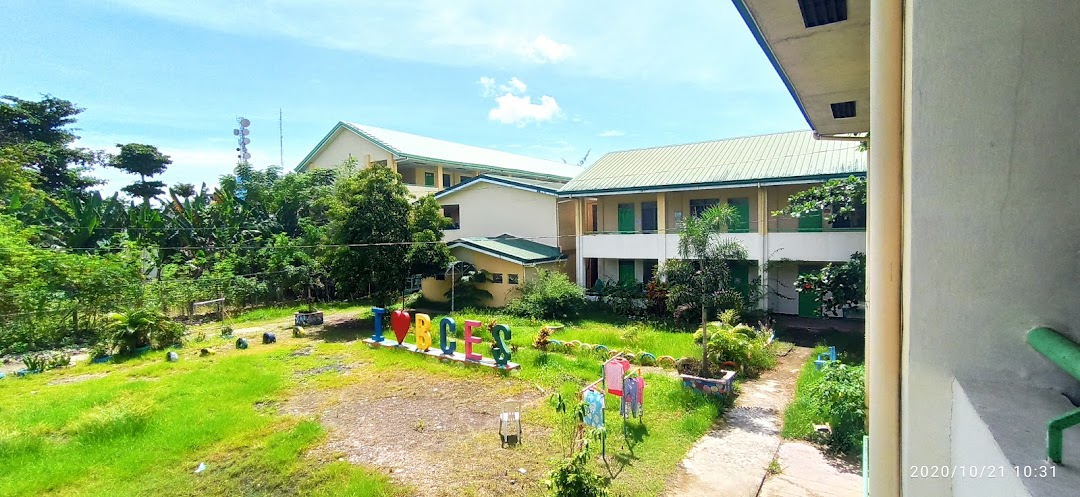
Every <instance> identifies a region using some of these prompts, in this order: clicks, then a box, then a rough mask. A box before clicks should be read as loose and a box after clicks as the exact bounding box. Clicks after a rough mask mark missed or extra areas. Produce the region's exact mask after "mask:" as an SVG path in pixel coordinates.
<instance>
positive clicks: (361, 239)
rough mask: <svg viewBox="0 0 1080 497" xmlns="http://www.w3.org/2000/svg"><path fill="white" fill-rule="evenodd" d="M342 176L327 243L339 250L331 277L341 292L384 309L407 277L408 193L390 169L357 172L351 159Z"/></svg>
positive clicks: (333, 257) (335, 252)
mask: <svg viewBox="0 0 1080 497" xmlns="http://www.w3.org/2000/svg"><path fill="white" fill-rule="evenodd" d="M343 171H344V175H343V177H341V178H340V179H338V182H337V184H336V185H335V188H334V197H333V203H332V205H331V207H330V240H331V243H333V244H336V245H340V246H339V247H337V248H335V249H334V250H333V252H332V253H331V254H330V267H331V268H332V274H333V275H334V276H335V280H336V282H337V284H338V286H339V287H340V289H341V290H343V291H345V292H346V293H348V294H353V295H362V294H364V293H368V294H369V295H370V296H371V298H372V300H374V302H375V304H376V305H380V306H385V305H387V304H389V303H391V302H393V300H394V299H395V298H396V297H397V296H399V295H401V291H402V289H403V288H404V285H405V279H406V277H408V275H409V261H408V253H409V242H411V241H412V234H411V233H410V232H409V219H410V205H409V191H408V189H406V188H405V185H404V184H403V183H402V182H401V176H400V175H398V174H397V173H395V172H393V171H392V170H390V169H389V168H388V167H383V166H373V167H367V168H363V169H361V170H359V171H356V160H355V159H349V160H347V161H346V162H345V163H344V164H343Z"/></svg>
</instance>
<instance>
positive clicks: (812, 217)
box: [799, 211, 821, 231]
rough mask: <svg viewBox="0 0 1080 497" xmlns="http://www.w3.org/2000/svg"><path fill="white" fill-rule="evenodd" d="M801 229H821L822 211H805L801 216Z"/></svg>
mask: <svg viewBox="0 0 1080 497" xmlns="http://www.w3.org/2000/svg"><path fill="white" fill-rule="evenodd" d="M799 231H821V211H814V212H804V213H803V214H802V215H801V216H799Z"/></svg>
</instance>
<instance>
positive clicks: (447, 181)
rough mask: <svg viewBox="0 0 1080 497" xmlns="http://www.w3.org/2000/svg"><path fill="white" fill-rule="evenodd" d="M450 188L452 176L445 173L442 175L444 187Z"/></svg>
mask: <svg viewBox="0 0 1080 497" xmlns="http://www.w3.org/2000/svg"><path fill="white" fill-rule="evenodd" d="M448 186H450V175H449V174H448V173H443V175H442V187H443V188H446V187H448Z"/></svg>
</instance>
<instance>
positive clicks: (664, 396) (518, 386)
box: [0, 305, 720, 496]
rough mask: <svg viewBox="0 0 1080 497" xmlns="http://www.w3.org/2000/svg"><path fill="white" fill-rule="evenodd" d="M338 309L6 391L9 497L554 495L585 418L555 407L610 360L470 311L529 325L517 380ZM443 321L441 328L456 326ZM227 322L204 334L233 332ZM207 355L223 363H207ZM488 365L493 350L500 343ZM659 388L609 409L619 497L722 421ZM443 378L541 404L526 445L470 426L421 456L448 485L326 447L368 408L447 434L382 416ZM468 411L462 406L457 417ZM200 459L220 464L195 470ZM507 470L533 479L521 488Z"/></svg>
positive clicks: (597, 324)
mask: <svg viewBox="0 0 1080 497" xmlns="http://www.w3.org/2000/svg"><path fill="white" fill-rule="evenodd" d="M320 307H321V310H327V307H323V306H320ZM338 309H339V310H329V311H327V319H328V325H327V326H326V327H325V328H324V329H323V330H322V331H321V332H316V333H314V334H312V335H309V336H306V337H304V338H293V337H292V336H291V335H290V334H289V332H288V328H289V324H291V316H292V313H293V311H294V308H292V307H290V308H281V309H269V310H267V309H263V310H257V311H252V312H250V313H247V314H244V315H240V316H237V317H235V318H233V319H232V320H231V322H232V323H233V325H234V327H237V326H236V325H237V324H243V327H244V328H257V327H262V328H264V329H266V330H270V331H275V332H276V333H277V335H278V343H277V344H273V345H261V344H259V343H258V340H257V339H252V340H251V343H252V345H251V347H250V348H248V349H247V350H237V349H235V348H233V347H232V345H231V340H226V339H222V338H217V337H214V338H210V339H209V340H208V341H205V342H200V343H189V344H187V345H186V346H185V347H184V348H183V349H181V350H179V353H180V357H181V359H180V361H179V362H176V363H169V362H166V361H164V355H165V354H164V352H161V351H158V352H151V353H149V354H146V355H143V356H141V357H136V358H131V359H128V360H125V361H121V362H114V363H106V364H80V365H78V366H74V367H71V368H67V369H64V370H54V371H49V372H46V373H43V374H38V375H31V376H30V377H27V378H22V379H16V378H8V379H5V380H2V381H0V495H50V494H56V495H58V494H63V495H80V496H81V495H109V496H117V495H152V494H159V495H387V496H392V495H413V494H414V493H416V492H417V488H418V486H426V485H431V486H435V487H439V486H443V485H444V484H445V485H446V486H448V487H453V488H455V490H454V492H453V493H452V494H453V495H493V494H501V495H540V494H543V493H544V488H543V487H542V485H541V484H540V481H541V480H542V479H543V473H544V472H546V471H547V469H550V468H551V467H552V463H553V462H554V461H555V460H557V459H558V458H559V457H562V456H564V455H566V450H567V448H568V445H569V441H570V434H571V433H572V430H573V428H574V422H573V421H572V419H571V418H570V417H569V415H568V414H564V413H558V412H556V410H555V408H554V405H553V403H552V402H551V401H550V399H549V398H548V397H549V396H550V395H551V394H553V393H556V392H558V393H561V394H562V396H563V398H564V399H566V400H567V401H568V404H570V407H572V405H573V403H574V401H575V399H576V395H577V391H578V390H579V389H580V388H581V387H582V386H583V385H585V384H586V383H589V382H591V381H593V380H595V379H597V378H598V377H599V361H598V360H597V359H595V358H591V357H584V356H583V357H574V356H567V355H563V354H555V353H551V354H549V353H544V352H541V351H537V350H534V349H532V347H531V343H532V340H533V338H534V337H535V334H536V332H537V331H538V330H539V328H540V324H541V323H537V322H532V321H529V320H523V319H518V318H509V317H506V316H500V315H497V314H492V313H486V312H475V313H473V312H467V313H462V314H457V315H455V316H454V317H455V318H456V319H457V321H458V322H459V331H460V323H461V321H462V320H463V319H466V318H468V319H478V320H481V321H485V322H486V321H490V320H491V319H498V320H499V322H503V323H507V324H510V325H511V328H512V329H513V338H512V339H511V343H513V344H515V345H517V346H518V351H517V352H516V353H515V354H514V357H513V359H512V360H513V361H514V362H518V363H521V364H522V369H521V371H519V372H514V373H510V374H508V375H501V374H500V373H498V372H495V371H491V370H487V369H486V368H467V367H461V366H453V365H447V364H443V363H440V362H438V361H436V360H433V359H430V358H425V357H423V356H420V355H416V354H410V353H406V352H402V351H397V350H388V349H370V348H368V347H366V346H363V345H362V344H360V343H358V342H354V340H356V339H357V338H363V337H367V336H369V335H370V333H371V327H370V324H371V313H370V307H368V306H361V305H343V306H342V307H340V308H338ZM332 318H334V319H332ZM346 318H348V319H346ZM433 318H434V319H433V320H434V321H436V322H437V320H438V316H433ZM335 319H336V320H335ZM220 326H221V325H220V324H209V325H204V326H201V327H196V328H195V329H193V331H194V332H197V331H200V330H201V331H203V332H204V333H205V334H207V335H215V334H216V331H217V330H218V329H220ZM237 328H238V330H239V328H240V327H237ZM260 332H261V331H260ZM195 334H196V333H192V336H194V335H195ZM559 335H560V336H558V338H559V339H567V340H570V339H578V340H582V341H584V342H589V343H604V344H605V345H608V346H609V347H622V348H625V349H628V350H629V349H637V350H647V351H649V352H652V353H654V354H656V355H658V356H659V355H672V356H675V357H680V356H683V355H693V346H692V344H691V343H690V342H691V339H690V335H689V334H687V333H667V332H665V331H662V330H657V329H653V328H650V327H647V326H642V328H641V329H640V330H637V331H636V332H634V333H630V334H624V332H623V328H621V327H618V326H615V325H611V324H607V323H603V322H601V321H598V320H583V321H581V322H579V323H576V324H575V325H574V326H568V327H567V328H566V329H565V330H563V331H560V332H559ZM408 340H410V341H411V340H412V338H411V337H410V338H409V339H408ZM203 347H207V348H214V349H216V350H217V352H216V353H214V354H212V355H210V356H207V357H200V356H199V355H198V350H199V349H200V348H203ZM481 350H484V349H481ZM484 355H489V354H488V353H487V352H486V350H485V352H484ZM646 382H647V385H648V387H647V388H646V396H645V417H644V422H639V421H638V420H631V421H629V422H628V423H627V426H626V427H625V428H626V429H625V430H624V426H623V420H622V417H621V416H619V412H618V404H617V403H616V402H614V401H613V400H614V397H609V398H608V400H609V402H608V406H607V410H606V416H607V431H608V433H609V435H608V442H607V448H608V451H607V458H606V460H607V462H606V463H605V462H603V461H601V460H600V459H599V458H596V460H595V462H594V464H595V468H596V469H597V470H598V471H599V472H600V473H601V474H603V475H604V476H606V477H609V478H611V484H610V488H611V490H612V492H613V494H614V495H631V496H637V495H658V494H660V493H661V492H662V491H663V488H664V485H665V483H666V479H667V478H668V477H670V476H671V475H672V474H673V473H674V471H675V469H676V465H677V463H678V462H679V461H680V460H681V459H682V458H683V456H684V455H685V453H686V451H687V450H688V449H689V447H690V446H691V445H692V444H693V443H694V442H695V441H696V440H697V439H698V438H699V437H700V436H701V435H702V434H703V433H704V432H705V431H706V430H708V429H709V427H710V426H711V425H712V423H713V420H714V419H715V418H716V416H717V415H718V413H719V410H720V408H719V406H718V405H717V404H716V403H714V402H711V401H708V400H706V399H705V398H703V397H702V396H700V395H697V394H695V393H692V392H689V391H686V390H684V389H683V388H682V387H681V385H680V383H679V382H678V380H677V379H676V378H674V377H673V376H671V375H669V374H664V373H650V374H647V375H646ZM443 385H447V386H448V388H452V387H453V386H454V385H457V386H458V387H460V388H461V389H463V390H469V389H473V388H474V386H479V387H485V386H486V387H490V388H489V389H488V390H490V393H491V395H493V396H509V395H531V396H532V398H535V399H537V401H536V402H534V403H533V404H532V405H530V406H529V407H528V408H527V410H526V411H525V419H526V421H527V426H526V433H525V437H524V444H523V445H521V446H518V447H516V448H513V449H500V448H499V447H498V442H497V440H498V437H497V434H496V433H494V432H492V433H487V432H484V433H479V432H477V433H471V432H462V433H461V435H460V436H458V437H456V438H452V439H451V443H448V444H447V445H446V446H445V447H442V446H440V447H438V448H437V449H434V450H435V452H432V453H431V454H420V453H417V456H418V457H426V456H430V457H432V458H435V459H436V460H438V461H440V462H441V463H440V464H439V465H440V466H441V467H444V468H445V469H443V470H441V471H442V473H440V475H441V476H440V478H439V479H434V480H431V479H427V480H425V479H424V478H412V479H407V480H406V481H403V479H402V478H397V477H396V475H395V479H391V478H390V477H388V476H387V471H386V469H385V468H380V467H377V466H374V465H365V464H354V463H351V462H348V460H346V457H344V455H341V456H340V457H339V455H338V454H336V453H327V452H326V451H325V450H323V448H324V447H326V446H327V444H328V443H330V442H331V441H333V440H334V439H335V437H339V436H340V434H339V433H337V432H334V431H331V429H330V428H329V425H328V424H327V423H328V422H330V418H324V417H323V416H322V415H320V414H319V413H323V412H339V411H342V409H341V408H338V407H335V406H338V405H340V404H341V403H342V402H352V404H349V409H351V410H354V411H360V412H362V413H364V415H370V416H371V417H378V419H380V420H381V419H385V420H386V422H385V423H384V424H385V425H386V428H385V429H388V430H393V429H397V430H408V431H409V432H410V433H412V432H413V431H416V432H422V431H423V429H424V424H425V422H426V423H427V424H429V425H433V424H435V423H437V422H439V420H438V417H435V418H430V419H420V420H418V421H414V420H409V421H408V422H407V423H406V422H405V421H401V422H400V423H398V425H395V424H394V421H396V420H395V419H394V418H393V416H394V415H395V413H393V412H382V411H377V410H374V407H372V408H371V409H372V410H373V412H370V413H366V412H365V410H366V409H367V408H368V406H369V405H374V404H370V403H371V402H377V401H381V400H385V399H386V398H398V397H403V396H404V397H405V398H412V397H410V396H417V395H420V394H423V393H424V392H429V393H430V391H431V387H432V386H435V388H436V391H438V388H439V387H440V386H443ZM480 389H481V390H482V389H483V388H480ZM345 393H347V394H348V395H343V394H345ZM478 395H479V394H478ZM303 396H313V397H316V398H320V399H322V398H324V397H325V398H330V399H336V400H330V401H324V402H323V403H321V404H318V405H317V406H316V408H315V409H314V413H315V414H310V415H309V414H298V413H297V412H298V411H295V410H293V409H292V408H291V407H288V406H291V404H290V403H291V402H293V400H294V399H296V398H300V397H303ZM320 396H321V397H320ZM335 396H337V397H335ZM354 397H355V398H354ZM420 397H422V395H420ZM420 397H416V398H420ZM342 399H344V400H342ZM418 402H419V401H418ZM334 409H338V411H334ZM345 411H348V410H345ZM451 411H452V408H451V406H447V407H446V413H445V414H447V415H451V414H454V413H453V412H451ZM492 417H493V416H492ZM415 436H420V435H415ZM423 436H424V437H427V436H434V434H432V435H426V434H425V435H423ZM450 436H451V437H453V436H454V434H453V433H451V434H450ZM403 445H404V446H405V450H409V445H408V444H403ZM417 450H418V449H417ZM418 460H419V459H418ZM200 462H204V463H206V470H205V471H203V472H201V473H199V474H195V473H194V471H195V468H196V466H198V464H199V463H200ZM485 464H487V466H485ZM492 465H496V466H497V467H498V468H499V471H498V473H497V475H492V474H488V473H484V471H486V468H489V467H492ZM417 466H420V465H419V464H417ZM503 466H505V468H503ZM470 467H471V468H472V469H471V470H470V469H468V468H470ZM518 467H522V468H529V471H528V475H527V476H520V477H518V476H517V475H516V473H517V471H516V469H517V468H518ZM489 473H490V472H489ZM507 473H513V476H514V477H515V478H517V481H516V482H514V483H508V482H507V478H509V477H506V476H505V475H506V474H507ZM451 483H452V485H451Z"/></svg>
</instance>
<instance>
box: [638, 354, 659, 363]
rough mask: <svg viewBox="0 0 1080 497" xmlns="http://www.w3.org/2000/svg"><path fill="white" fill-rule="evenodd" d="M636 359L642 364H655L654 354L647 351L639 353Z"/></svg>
mask: <svg viewBox="0 0 1080 497" xmlns="http://www.w3.org/2000/svg"><path fill="white" fill-rule="evenodd" d="M638 360H640V361H641V365H642V366H652V365H653V364H656V356H654V355H652V354H650V353H648V352H642V353H641V354H639V355H638Z"/></svg>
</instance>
